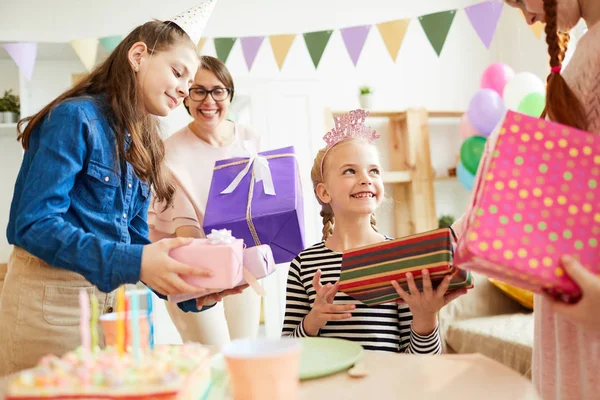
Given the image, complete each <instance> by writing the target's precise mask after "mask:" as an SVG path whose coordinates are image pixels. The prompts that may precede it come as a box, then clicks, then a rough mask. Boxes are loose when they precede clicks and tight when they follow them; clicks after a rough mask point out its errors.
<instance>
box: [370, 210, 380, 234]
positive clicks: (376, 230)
mask: <svg viewBox="0 0 600 400" xmlns="http://www.w3.org/2000/svg"><path fill="white" fill-rule="evenodd" d="M371 228H373V230H374V231H375V232H379V229H377V219H376V218H375V214H371Z"/></svg>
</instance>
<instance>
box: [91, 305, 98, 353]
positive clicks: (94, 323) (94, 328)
mask: <svg viewBox="0 0 600 400" xmlns="http://www.w3.org/2000/svg"><path fill="white" fill-rule="evenodd" d="M98 314H99V312H98V298H97V297H96V295H95V294H92V312H91V318H90V332H91V342H92V343H91V351H92V352H96V350H97V349H98Z"/></svg>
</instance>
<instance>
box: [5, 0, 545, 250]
mask: <svg viewBox="0 0 600 400" xmlns="http://www.w3.org/2000/svg"><path fill="white" fill-rule="evenodd" d="M261 1H267V0H261ZM352 1H353V0H352ZM109 3H110V2H109ZM276 3H277V4H279V3H278V2H276ZM448 3H449V2H448ZM448 3H446V4H444V6H443V7H442V6H441V5H440V3H439V2H432V1H429V2H427V1H425V2H402V7H399V6H396V7H387V8H383V7H378V6H374V7H369V8H368V10H366V9H365V10H364V13H362V15H359V16H357V13H349V12H347V10H345V9H344V10H343V11H340V8H339V5H340V4H339V2H337V1H329V2H321V3H319V4H320V13H321V14H325V15H337V16H338V18H337V19H329V20H327V19H322V18H321V17H317V18H316V20H315V19H314V18H313V19H310V18H307V17H306V16H305V17H304V20H305V22H306V23H305V24H304V25H301V24H298V20H299V19H301V18H294V19H293V21H289V24H288V26H289V30H288V31H287V32H294V31H295V32H303V31H306V30H308V29H323V28H326V27H332V26H334V27H335V26H337V27H343V26H348V24H352V23H355V24H359V23H376V22H379V21H385V20H390V19H393V18H402V17H411V16H417V15H420V14H422V13H425V12H433V11H438V10H440V9H447V8H449V7H451V6H454V7H460V8H461V10H459V11H458V12H457V15H456V17H455V20H454V23H453V25H452V28H451V30H450V32H449V35H448V39H447V41H446V45H445V47H444V49H443V52H442V54H441V56H440V57H438V56H437V55H436V54H435V52H434V51H433V49H432V48H431V45H430V44H429V42H428V40H427V38H426V37H425V34H424V32H423V30H422V28H421V26H420V24H419V22H418V20H416V19H413V20H412V22H411V24H410V26H409V29H408V31H407V34H406V36H405V39H404V42H403V44H402V48H401V49H400V53H399V55H398V58H397V60H396V62H395V63H394V62H393V61H392V60H391V59H390V57H389V55H388V53H387V50H386V49H385V46H384V44H383V41H382V39H381V37H380V35H379V32H378V30H377V29H376V28H375V27H374V28H373V29H372V30H371V32H370V33H369V36H368V38H367V41H366V43H365V46H364V50H363V53H362V55H361V58H360V60H359V62H358V65H357V66H356V67H354V65H353V64H352V62H351V61H350V58H349V56H348V54H347V51H346V49H345V46H344V44H343V41H342V38H341V35H340V32H339V31H335V32H334V34H333V35H332V37H331V39H330V41H329V44H328V46H327V48H326V50H325V53H324V54H323V57H322V61H321V64H320V65H319V68H318V70H316V71H315V69H314V67H313V65H312V61H311V59H310V57H309V55H308V51H307V49H306V45H305V43H304V40H303V38H302V37H301V36H297V37H296V40H295V42H294V44H293V46H292V48H291V50H290V52H289V55H288V58H287V60H286V63H285V65H284V67H283V70H282V71H279V70H278V68H277V66H276V63H275V60H274V57H273V54H272V51H271V48H270V44H269V43H268V40H265V42H263V45H262V47H261V49H260V51H259V53H258V56H257V58H256V61H255V64H254V66H253V69H252V71H251V73H249V72H248V70H247V67H246V64H245V61H244V58H243V55H242V51H241V45H240V42H239V41H238V42H237V43H236V44H235V46H234V48H233V50H232V52H231V54H230V57H229V60H228V62H227V65H228V67H229V68H230V70H231V72H232V73H233V75H234V77H235V79H236V82H237V83H238V85H239V86H240V87H241V88H242V91H240V92H239V93H240V95H243V94H247V95H253V96H255V97H256V93H247V92H246V93H244V92H243V90H244V89H243V88H244V87H245V88H247V89H246V91H252V89H251V88H253V87H256V84H255V83H256V82H264V81H278V82H291V81H299V82H310V83H311V84H312V85H313V86H314V87H315V88H316V89H315V90H314V93H313V96H314V98H317V99H318V100H319V102H320V103H321V104H322V105H323V106H325V107H330V108H334V109H352V108H356V107H358V97H357V88H358V86H360V85H362V84H368V85H370V86H371V87H373V88H374V89H375V97H374V108H375V109H403V108H406V107H414V106H424V107H427V108H428V109H431V110H465V109H466V108H467V106H468V102H469V100H470V98H471V96H472V95H473V93H474V92H475V91H476V90H477V88H478V84H479V76H480V74H481V72H482V71H483V70H484V69H485V67H486V66H487V65H489V64H490V63H491V62H494V61H503V62H507V63H508V64H510V65H512V66H513V67H514V68H515V69H516V70H517V71H519V70H529V71H532V72H535V73H537V74H538V75H540V77H543V76H544V75H545V73H546V71H547V66H546V64H547V56H546V53H545V52H546V50H545V44H544V42H543V40H538V39H537V38H535V36H534V35H533V33H532V32H530V30H529V28H528V27H527V26H526V25H525V24H524V23H523V20H522V17H521V15H520V14H519V13H518V12H517V11H515V10H513V9H510V8H508V7H505V9H504V12H503V15H502V17H501V20H500V24H499V27H498V31H497V33H496V35H495V38H494V41H493V43H492V46H491V49H490V50H488V49H486V48H485V47H484V46H483V44H482V43H481V42H480V40H479V38H478V37H477V35H476V33H475V31H474V29H473V28H472V27H471V25H470V23H469V21H468V19H467V17H466V14H465V13H464V11H462V7H464V6H465V5H468V4H470V3H473V2H468V1H453V2H451V3H452V4H448ZM395 4H397V3H395ZM228 5H229V6H230V5H231V2H230V1H229V0H221V1H220V2H219V4H218V6H217V9H216V10H215V14H214V15H213V16H214V20H215V21H217V20H219V18H221V17H219V15H220V13H222V12H223V10H224V9H226V10H229V13H230V14H231V18H232V20H236V18H238V17H237V16H236V15H237V12H239V8H238V6H240V5H239V4H236V7H234V8H232V7H227V6H228ZM378 5H379V6H381V4H379V3H378ZM105 6H110V4H107V5H105ZM180 6H181V7H183V6H184V5H183V3H182V4H181V5H180ZM186 6H187V5H186ZM272 6H273V7H275V8H274V9H273V7H272V8H271V9H273V12H276V11H277V8H276V7H279V6H280V5H274V4H272ZM242 7H243V6H242ZM362 8H364V7H362ZM10 10H12V12H17V14H18V12H20V11H19V10H21V8H19V7H17V8H16V9H12V8H11V7H10V4H9V11H10ZM15 10H16V11H15ZM156 10H157V12H158V11H159V10H163V11H164V10H165V9H164V8H157V9H156ZM70 12H71V13H76V12H78V11H77V10H75V9H71V10H70ZM124 12H125V11H124ZM303 12H306V11H298V13H297V14H299V15H300V16H302V15H303V14H302V13H303ZM6 15H9V14H6ZM57 18H58V17H57ZM60 18H62V17H60ZM272 19H276V18H271V19H270V20H272ZM132 20H133V19H132ZM261 21H262V20H260V19H259V22H261ZM238 22H239V23H237V24H235V27H233V26H231V34H243V33H245V32H247V34H256V33H263V34H264V33H270V32H269V31H267V29H269V28H272V29H274V32H277V33H281V32H285V31H284V30H283V25H281V24H280V22H275V21H272V22H269V23H266V24H267V25H266V26H264V25H261V29H262V31H258V30H257V29H258V28H257V21H255V20H243V21H238ZM242 22H243V23H242ZM95 23H96V22H94V23H93V24H92V25H94V24H95ZM240 23H242V25H240ZM216 25H218V26H219V29H222V27H221V24H216V23H214V21H213V20H211V22H209V27H208V28H207V32H208V31H210V30H211V29H212V28H211V27H213V26H216ZM230 25H233V24H230ZM7 26H10V24H9V25H5V26H3V28H2V29H8V28H7ZM41 26H43V24H42V25H40V26H38V27H37V28H32V29H34V31H33V32H38V33H40V32H41V31H40V29H42V28H41ZM302 26H305V27H306V28H304V29H303V28H302ZM294 28H296V29H295V30H294ZM244 29H245V30H244ZM36 30H37V31H36ZM11 32H12V33H13V34H14V33H15V32H20V31H19V29H17V28H14V29H12V30H11ZM70 32H73V31H72V30H71V31H70ZM82 32H88V31H86V30H83V28H82ZM215 32H221V33H222V34H223V35H225V34H228V32H229V31H227V32H223V31H220V30H217V31H215ZM53 34H55V33H53ZM81 34H82V35H83V33H81ZM40 46H41V47H42V49H41V51H40V54H41V58H42V59H41V60H38V62H37V64H36V68H35V71H34V77H33V80H32V82H31V84H30V87H31V91H30V96H29V100H30V102H29V105H28V109H29V111H35V110H37V109H39V108H40V107H41V106H42V105H43V104H45V103H46V102H48V101H49V100H50V99H52V98H53V97H54V96H56V95H57V94H58V93H60V92H61V91H62V90H64V89H66V88H67V87H69V85H70V84H71V74H73V73H79V72H82V71H83V66H82V64H81V63H80V62H79V61H78V60H77V59H76V56H75V53H74V52H69V51H62V52H61V53H60V54H58V52H57V54H56V58H59V60H53V59H52V58H53V57H52V56H53V55H52V54H51V53H50V54H49V53H48V52H46V51H45V50H44V48H43V46H44V45H40ZM54 46H55V45H54ZM203 53H204V54H211V55H215V51H214V46H213V44H212V41H210V40H209V41H208V42H207V43H206V45H205V47H204V49H203ZM5 57H6V56H5ZM0 68H1V71H2V73H0V89H2V86H7V87H8V86H10V81H11V80H15V81H16V83H15V84H14V85H12V87H14V88H15V89H17V90H18V79H16V78H15V76H16V68H15V66H14V64H12V62H11V61H10V60H6V59H3V60H0ZM7 76H8V77H10V76H13V78H6V77H7ZM261 96H262V97H261V100H260V101H261V103H262V102H263V101H264V102H265V103H267V102H268V98H267V97H268V96H267V95H266V94H261ZM260 106H261V107H263V108H262V109H263V110H265V109H264V105H263V104H260ZM253 108H255V109H256V108H259V106H257V105H254V106H253ZM266 113H268V111H267V112H266ZM261 114H264V113H257V112H256V111H255V112H254V113H253V114H252V116H253V121H252V123H253V124H254V125H255V127H256V128H257V129H258V130H259V132H260V131H263V132H265V133H266V132H267V130H268V122H267V119H268V118H266V117H265V116H264V115H261ZM187 121H189V116H188V115H187V113H186V112H185V110H183V109H179V110H176V111H175V112H174V113H173V114H172V115H171V116H170V117H168V118H166V119H164V120H163V122H164V128H165V132H166V133H167V134H169V133H172V132H173V131H175V130H177V129H179V128H180V127H181V126H183V125H184V124H185V123H187ZM456 122H457V121H452V120H445V121H442V122H441V123H435V124H432V125H431V126H430V130H431V150H432V163H433V166H434V168H435V169H436V170H438V171H439V172H440V173H442V174H443V173H444V171H446V170H447V168H449V167H452V166H453V165H454V164H455V163H456V157H457V155H458V150H459V148H460V144H461V140H460V138H459V137H458V134H457V124H456ZM373 127H374V128H376V129H378V130H380V131H382V133H385V130H386V129H387V126H386V124H385V121H384V120H378V121H373ZM324 133H325V132H324V125H323V128H322V129H321V130H320V131H319V130H318V129H317V131H316V132H310V136H311V137H315V138H317V139H316V140H315V146H316V148H318V147H320V146H321V144H322V142H319V139H318V138H320V137H321V136H322V135H323V134H324ZM285 134H286V133H285V132H281V135H285ZM277 139H278V140H277V142H278V143H281V142H282V138H281V137H278V138H277ZM283 142H285V139H283ZM381 144H382V152H381V153H382V159H383V161H384V166H385V165H386V164H387V162H386V160H387V159H388V158H389V156H388V154H387V153H386V149H385V143H383V142H382V143H381ZM265 145H266V147H267V148H268V147H272V144H271V143H269V142H268V141H267V143H265ZM310 162H311V160H306V163H307V164H310ZM10 174H13V175H14V171H11V172H10ZM10 174H9V176H7V177H6V178H10V176H12V175H10ZM5 180H6V179H5ZM435 185H436V195H437V211H438V215H441V214H452V215H455V216H458V215H460V214H461V212H462V211H463V210H464V208H465V206H466V203H467V201H468V198H469V193H468V192H467V191H466V190H464V189H463V188H462V187H461V185H460V184H459V183H458V182H457V181H452V180H450V181H440V182H436V184H435ZM9 202H10V198H9V196H2V199H0V207H3V209H4V210H7V204H8V203H9ZM389 215H391V213H390V214H389ZM313 218H315V219H318V218H317V217H316V216H313ZM387 219H389V218H385V217H384V218H382V219H380V221H382V222H381V224H382V228H383V229H384V230H385V231H387V232H390V233H392V232H391V223H390V224H388V225H386V220H387ZM0 222H1V221H0ZM0 244H1V242H0ZM6 253H7V251H0V261H2V258H4V256H5V254H6Z"/></svg>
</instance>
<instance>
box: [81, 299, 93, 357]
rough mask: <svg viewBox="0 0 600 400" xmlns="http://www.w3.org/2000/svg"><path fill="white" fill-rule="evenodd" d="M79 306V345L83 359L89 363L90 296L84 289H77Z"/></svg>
mask: <svg viewBox="0 0 600 400" xmlns="http://www.w3.org/2000/svg"><path fill="white" fill-rule="evenodd" d="M79 308H80V311H81V317H80V319H79V330H80V334H81V346H82V349H83V359H84V361H85V362H86V363H87V364H89V363H90V340H91V337H90V297H89V295H88V292H87V291H86V290H85V289H81V290H79Z"/></svg>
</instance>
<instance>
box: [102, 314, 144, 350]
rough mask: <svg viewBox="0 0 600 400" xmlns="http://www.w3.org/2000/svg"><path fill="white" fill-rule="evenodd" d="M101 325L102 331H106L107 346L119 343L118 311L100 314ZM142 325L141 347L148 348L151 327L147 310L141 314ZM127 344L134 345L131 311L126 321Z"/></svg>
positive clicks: (140, 323) (140, 322) (105, 340)
mask: <svg viewBox="0 0 600 400" xmlns="http://www.w3.org/2000/svg"><path fill="white" fill-rule="evenodd" d="M99 319H100V326H102V332H103V333H104V343H105V345H106V346H115V345H116V344H117V313H116V312H114V313H110V314H104V315H101V316H100V318H99ZM138 321H139V325H140V347H141V348H142V349H147V348H148V337H149V332H150V327H149V326H148V317H147V316H146V313H145V311H144V312H143V313H140V315H139V319H138ZM126 322H127V325H126V327H125V329H126V332H127V333H126V337H127V344H126V346H132V345H133V329H131V313H130V314H129V319H128V320H127V321H126Z"/></svg>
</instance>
